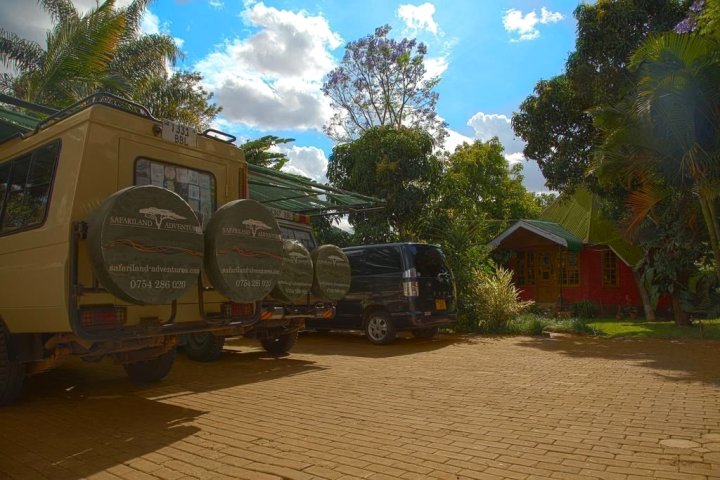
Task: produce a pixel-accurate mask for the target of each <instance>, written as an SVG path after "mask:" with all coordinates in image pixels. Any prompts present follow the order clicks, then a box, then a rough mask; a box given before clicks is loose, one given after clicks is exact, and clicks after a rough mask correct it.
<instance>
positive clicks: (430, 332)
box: [410, 327, 440, 338]
mask: <svg viewBox="0 0 720 480" xmlns="http://www.w3.org/2000/svg"><path fill="white" fill-rule="evenodd" d="M439 331H440V329H439V328H438V327H426V328H418V329H415V330H411V331H410V333H412V335H413V337H415V338H434V337H436V336H437V334H438V332H439Z"/></svg>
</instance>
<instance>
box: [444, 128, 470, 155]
mask: <svg viewBox="0 0 720 480" xmlns="http://www.w3.org/2000/svg"><path fill="white" fill-rule="evenodd" d="M447 133H448V136H447V137H445V144H444V145H443V148H444V149H445V150H446V151H448V152H450V153H453V152H454V151H455V149H456V148H457V147H459V146H460V145H462V144H463V143H468V144H472V143H473V142H474V141H475V139H474V138H471V137H468V136H466V135H463V134H462V133H460V132H456V131H455V130H451V129H449V128H448V130H447Z"/></svg>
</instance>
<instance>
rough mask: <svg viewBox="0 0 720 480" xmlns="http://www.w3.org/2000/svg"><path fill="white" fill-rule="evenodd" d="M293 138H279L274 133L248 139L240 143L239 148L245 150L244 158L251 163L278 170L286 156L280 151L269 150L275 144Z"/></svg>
mask: <svg viewBox="0 0 720 480" xmlns="http://www.w3.org/2000/svg"><path fill="white" fill-rule="evenodd" d="M294 141H295V139H294V138H280V137H276V136H275V135H266V136H264V137H260V138H257V139H255V140H248V141H247V142H245V143H243V144H242V145H240V150H242V151H243V152H245V160H247V162H248V163H251V164H253V165H259V166H261V167H267V168H272V169H273V170H280V169H281V168H282V167H283V165H285V163H287V161H288V158H287V155H285V154H284V153H282V152H277V151H271V150H270V149H271V148H272V147H274V146H276V145H282V144H285V143H290V142H294Z"/></svg>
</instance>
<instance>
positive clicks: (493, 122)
mask: <svg viewBox="0 0 720 480" xmlns="http://www.w3.org/2000/svg"><path fill="white" fill-rule="evenodd" d="M467 124H468V126H470V127H472V129H473V130H475V138H477V139H479V140H482V141H483V142H486V141H488V140H490V139H491V138H492V137H495V136H496V137H498V139H499V140H500V143H502V144H503V146H504V147H505V153H515V152H521V151H522V149H523V148H524V146H525V145H524V143H523V141H522V140H520V139H519V138H517V137H516V136H515V132H513V129H512V126H511V125H510V118H509V117H507V116H506V115H502V114H496V113H483V112H478V113H476V114H475V115H473V116H472V117H471V118H470V120H468V122H467Z"/></svg>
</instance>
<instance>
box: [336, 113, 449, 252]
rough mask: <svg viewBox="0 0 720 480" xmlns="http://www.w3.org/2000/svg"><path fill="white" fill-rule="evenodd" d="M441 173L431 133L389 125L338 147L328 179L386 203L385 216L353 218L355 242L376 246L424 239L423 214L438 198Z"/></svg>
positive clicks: (341, 186)
mask: <svg viewBox="0 0 720 480" xmlns="http://www.w3.org/2000/svg"><path fill="white" fill-rule="evenodd" d="M440 170H441V166H440V162H439V160H438V159H437V157H436V156H435V155H434V154H433V138H432V136H431V135H430V134H429V133H427V132H425V131H423V130H420V129H418V128H406V127H402V126H401V127H396V126H383V127H372V128H370V129H368V130H367V131H366V132H365V133H364V134H363V135H362V136H361V137H360V138H359V139H357V140H355V141H352V142H349V143H345V144H341V145H337V146H336V147H335V148H333V151H332V154H331V155H330V161H329V163H328V173H327V176H328V179H329V180H330V182H331V184H332V185H334V186H336V187H339V188H342V189H345V190H351V191H355V192H358V193H362V194H366V195H372V196H374V197H378V198H381V199H383V200H385V201H386V209H385V210H384V211H380V212H367V213H357V214H352V215H350V218H349V220H350V223H351V224H352V225H353V227H354V229H355V241H356V242H358V243H373V242H383V241H390V240H414V239H417V238H418V225H417V221H418V218H419V213H420V212H422V211H423V209H424V208H425V207H426V206H427V205H428V204H429V201H430V198H432V197H433V196H434V195H435V194H437V189H436V188H435V186H434V183H435V182H436V181H437V178H438V176H439V173H440Z"/></svg>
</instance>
